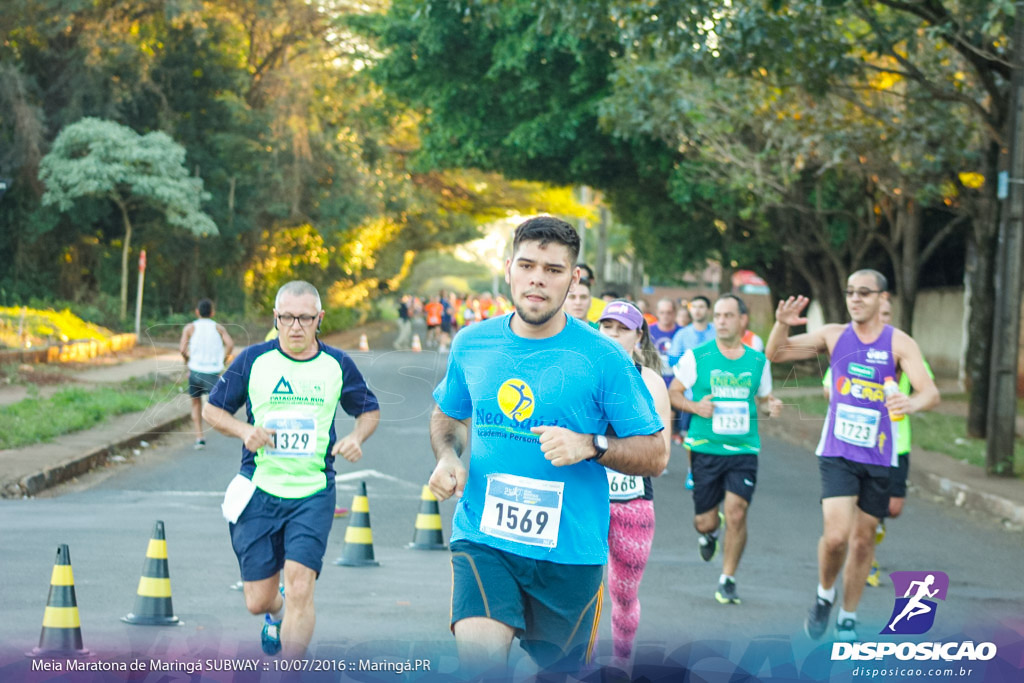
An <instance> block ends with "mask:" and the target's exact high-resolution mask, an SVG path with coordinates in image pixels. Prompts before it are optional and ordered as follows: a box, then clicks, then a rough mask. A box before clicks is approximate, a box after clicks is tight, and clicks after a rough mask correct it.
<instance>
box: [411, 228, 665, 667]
mask: <svg viewBox="0 0 1024 683" xmlns="http://www.w3.org/2000/svg"><path fill="white" fill-rule="evenodd" d="M578 252H579V236H578V235H577V234H576V231H575V230H574V229H573V228H572V226H571V225H569V224H568V223H566V222H564V221H561V220H559V219H557V218H553V217H550V216H541V217H538V218H532V219H530V220H528V221H526V222H525V223H523V224H521V225H520V226H519V227H518V228H517V229H516V233H515V237H514V240H513V251H512V257H511V258H510V259H509V260H508V261H506V263H505V281H506V282H508V284H509V287H510V289H511V293H512V302H513V304H514V306H515V312H514V313H512V314H510V315H506V316H502V317H500V318H493V319H491V320H488V321H485V322H482V323H479V324H477V325H473V326H472V327H470V328H468V329H466V331H465V332H464V333H462V334H460V335H459V336H458V337H456V339H455V343H454V344H453V346H452V350H451V355H450V356H449V358H448V371H447V374H446V375H445V378H444V379H443V380H442V381H441V383H440V384H439V385H438V387H437V389H436V390H435V391H434V398H435V400H436V401H437V408H435V410H434V413H433V415H432V416H431V423H430V442H431V446H432V447H433V449H434V454H435V457H436V459H437V466H436V468H435V469H434V472H433V474H432V475H431V477H430V489H431V491H433V493H434V495H436V496H437V497H438V498H439V499H440V500H445V499H447V498H449V497H451V496H453V495H454V496H455V497H456V498H457V499H458V505H457V507H456V510H455V516H454V519H453V521H452V543H451V548H452V574H453V583H454V585H453V590H452V613H451V614H452V616H451V620H452V621H451V623H452V631H453V632H454V634H455V639H456V645H457V647H458V650H459V658H460V661H461V663H462V666H463V668H464V672H465V673H466V674H467V675H470V676H479V675H483V674H484V673H485V671H486V670H487V669H488V668H490V667H496V666H498V667H500V666H504V665H505V664H506V663H507V658H508V652H509V648H510V647H511V644H512V639H513V638H514V637H519V639H520V642H521V645H522V647H523V648H524V649H525V650H526V651H527V652H528V653H529V654H530V655H531V656H532V657H533V659H534V660H535V661H536V662H537V663H538V665H539V666H541V667H543V668H547V669H551V670H563V671H564V670H568V671H575V670H577V669H578V668H579V666H580V665H581V664H582V663H583V662H586V661H589V658H590V655H591V650H592V647H593V641H594V635H595V633H596V628H597V624H598V620H599V619H600V613H601V608H600V606H601V593H602V586H601V577H602V572H603V566H604V564H605V563H606V562H607V557H608V517H609V509H608V508H609V504H608V479H607V475H606V474H605V467H608V468H611V469H614V470H617V471H620V472H623V473H625V474H634V475H641V476H657V475H658V474H660V473H661V472H662V470H663V469H664V467H665V464H666V462H667V460H668V453H667V452H666V449H665V445H664V442H663V440H662V439H661V437H660V436H659V435H658V432H659V431H660V430H661V422H660V420H659V418H658V415H657V413H656V412H655V409H654V404H653V400H652V399H651V395H650V393H649V392H648V391H647V388H646V387H645V386H644V384H643V382H642V380H641V379H640V374H639V373H638V372H636V370H635V368H634V366H633V364H632V361H631V360H630V359H629V358H628V357H627V355H626V354H625V352H624V351H623V350H622V348H621V347H619V345H617V344H615V343H614V342H612V341H611V340H608V339H606V338H604V337H602V336H601V335H600V334H598V333H597V332H595V331H593V330H592V329H590V328H589V327H588V326H587V325H586V324H584V323H581V322H580V321H578V320H575V319H573V318H570V317H568V316H567V315H566V314H565V313H564V312H563V311H562V305H563V303H564V302H565V298H566V295H567V293H568V292H569V289H570V288H571V287H572V286H573V285H574V284H575V283H576V282H577V281H578V280H579V273H580V271H579V268H578V267H576V266H575V265H574V264H575V263H576V257H577V255H578ZM470 426H472V429H473V438H472V466H471V467H470V469H469V470H468V471H467V469H466V466H465V465H464V464H463V462H462V461H461V460H460V459H459V457H460V455H461V452H462V450H463V447H464V446H465V444H466V443H467V436H468V429H469V428H470ZM609 427H611V428H612V430H614V434H616V435H618V436H617V437H616V436H605V434H606V432H607V430H608V428H609ZM598 461H600V462H598ZM492 673H495V672H492Z"/></svg>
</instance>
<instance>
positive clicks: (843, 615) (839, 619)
mask: <svg viewBox="0 0 1024 683" xmlns="http://www.w3.org/2000/svg"><path fill="white" fill-rule="evenodd" d="M847 619H853V620H854V621H857V613H856V612H847V611H846V610H844V609H843V608H841V607H840V608H839V614H838V615H836V623H837V624H841V623H843V622H844V621H846V620H847Z"/></svg>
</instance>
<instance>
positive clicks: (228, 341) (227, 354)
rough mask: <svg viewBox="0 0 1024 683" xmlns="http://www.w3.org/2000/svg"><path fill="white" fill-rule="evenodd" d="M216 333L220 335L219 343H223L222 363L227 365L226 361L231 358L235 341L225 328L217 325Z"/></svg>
mask: <svg viewBox="0 0 1024 683" xmlns="http://www.w3.org/2000/svg"><path fill="white" fill-rule="evenodd" d="M217 332H219V333H220V338H221V341H223V342H224V363H225V364H227V362H228V359H229V358H231V352H232V351H234V350H235V340H234V339H232V338H231V335H230V334H228V331H227V328H226V327H224V326H223V325H220V324H218V325H217Z"/></svg>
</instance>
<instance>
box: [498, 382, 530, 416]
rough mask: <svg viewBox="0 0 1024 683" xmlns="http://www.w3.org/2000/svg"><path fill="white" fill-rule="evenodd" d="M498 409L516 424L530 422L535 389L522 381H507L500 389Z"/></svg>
mask: <svg viewBox="0 0 1024 683" xmlns="http://www.w3.org/2000/svg"><path fill="white" fill-rule="evenodd" d="M498 407H499V408H501V412H503V413H504V414H505V417H508V418H510V419H512V420H515V421H516V422H522V421H523V420H528V419H529V418H530V416H531V415H533V408H534V400H533V389H531V388H530V385H529V384H527V383H526V382H524V381H523V380H521V379H509V380H506V381H505V383H504V384H502V385H501V388H500V389H498Z"/></svg>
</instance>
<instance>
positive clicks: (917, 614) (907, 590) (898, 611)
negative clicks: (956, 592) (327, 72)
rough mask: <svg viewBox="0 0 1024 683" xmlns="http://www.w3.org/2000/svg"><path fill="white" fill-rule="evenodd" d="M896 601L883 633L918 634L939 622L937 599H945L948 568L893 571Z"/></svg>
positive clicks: (891, 576) (947, 586)
mask: <svg viewBox="0 0 1024 683" xmlns="http://www.w3.org/2000/svg"><path fill="white" fill-rule="evenodd" d="M889 578H890V579H891V580H892V587H893V590H894V591H895V592H896V604H895V605H894V606H893V608H892V615H891V616H890V617H889V622H888V624H887V625H886V627H885V628H883V629H882V630H881V631H879V633H885V634H893V633H898V634H901V635H917V634H921V633H925V632H927V631H928V629H930V628H931V627H932V624H934V623H935V611H936V609H937V607H938V606H937V604H936V602H935V600H945V599H946V591H948V590H949V576H947V575H946V573H945V572H940V571H930V572H890V573H889Z"/></svg>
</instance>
